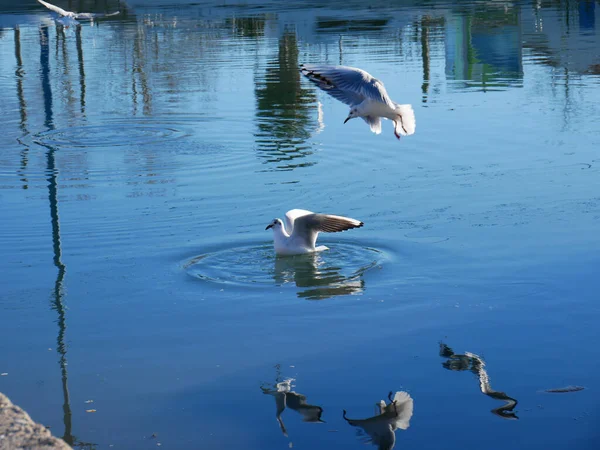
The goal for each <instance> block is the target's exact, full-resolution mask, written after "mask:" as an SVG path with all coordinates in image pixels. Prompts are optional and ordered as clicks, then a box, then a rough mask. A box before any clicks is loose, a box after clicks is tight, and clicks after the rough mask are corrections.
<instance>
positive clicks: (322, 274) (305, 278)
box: [273, 253, 376, 300]
mask: <svg viewBox="0 0 600 450" xmlns="http://www.w3.org/2000/svg"><path fill="white" fill-rule="evenodd" d="M375 264H376V263H374V262H373V263H370V264H368V265H367V266H365V267H361V268H360V269H358V270H356V271H355V272H353V273H351V274H350V275H344V274H343V273H342V270H343V268H342V267H339V266H337V265H335V264H327V263H326V261H325V259H324V258H323V257H322V256H321V255H319V254H317V253H310V254H305V255H296V256H291V257H277V258H275V267H274V272H273V279H274V280H275V283H276V284H278V285H282V284H286V283H294V284H295V285H296V287H298V288H301V289H299V290H298V293H297V295H298V297H299V298H305V299H307V300H323V299H326V298H330V297H335V296H337V295H356V294H360V293H361V292H362V291H363V290H364V288H365V282H364V280H363V279H362V275H363V274H364V273H365V272H366V271H367V270H368V269H370V268H371V267H373V266H374V265H375ZM303 288H306V289H303Z"/></svg>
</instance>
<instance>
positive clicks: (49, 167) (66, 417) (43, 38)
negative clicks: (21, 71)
mask: <svg viewBox="0 0 600 450" xmlns="http://www.w3.org/2000/svg"><path fill="white" fill-rule="evenodd" d="M49 53H50V47H49V37H48V27H41V29H40V67H41V81H42V94H43V97H44V125H45V127H46V129H47V130H49V131H50V130H53V129H54V121H53V111H52V88H51V86H50V61H49ZM45 147H46V148H47V150H48V151H47V152H46V172H47V174H48V178H47V181H48V200H49V203H50V222H51V224H52V249H53V254H54V257H53V262H54V265H55V266H56V268H57V269H58V273H57V275H56V281H55V282H54V290H53V292H52V304H51V308H52V309H54V310H55V311H56V312H57V313H58V337H57V340H56V341H57V351H58V354H59V355H60V358H59V364H60V369H61V380H62V388H63V421H64V425H65V433H64V435H63V439H64V440H65V442H67V443H68V444H69V445H73V441H74V439H73V435H72V432H71V427H72V420H71V418H72V413H71V402H70V398H69V386H68V372H67V345H66V343H65V331H66V328H67V320H66V308H65V305H64V302H63V294H64V291H63V281H64V278H65V273H66V267H65V265H64V264H63V262H62V251H61V245H60V222H59V215H58V179H57V170H56V161H55V157H54V153H55V151H56V149H55V148H54V147H51V146H45Z"/></svg>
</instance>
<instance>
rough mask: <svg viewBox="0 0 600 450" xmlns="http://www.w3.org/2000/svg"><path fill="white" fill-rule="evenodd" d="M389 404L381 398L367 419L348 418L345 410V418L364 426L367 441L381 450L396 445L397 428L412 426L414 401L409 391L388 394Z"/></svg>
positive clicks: (357, 425)
mask: <svg viewBox="0 0 600 450" xmlns="http://www.w3.org/2000/svg"><path fill="white" fill-rule="evenodd" d="M388 399H389V401H390V403H389V404H386V403H385V401H383V400H380V401H379V403H377V404H376V406H375V411H376V414H375V415H374V416H373V417H369V418H367V419H348V417H346V410H344V419H346V421H347V422H348V423H349V424H350V425H352V426H353V427H359V428H362V430H363V431H364V433H365V434H366V435H367V438H366V442H368V443H371V444H373V445H375V446H377V448H378V449H380V450H391V449H392V448H394V445H396V430H397V429H401V430H406V429H407V428H408V427H409V426H410V419H411V417H412V415H413V408H414V401H413V399H412V397H411V396H410V395H409V394H408V392H404V391H398V392H396V394H395V395H394V397H393V398H392V392H390V393H389V394H388Z"/></svg>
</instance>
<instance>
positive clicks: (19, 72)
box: [14, 27, 29, 189]
mask: <svg viewBox="0 0 600 450" xmlns="http://www.w3.org/2000/svg"><path fill="white" fill-rule="evenodd" d="M14 41H15V60H16V63H17V68H16V70H15V78H16V80H17V99H18V101H19V114H20V117H21V119H20V121H19V127H20V128H21V131H22V132H23V134H27V102H26V101H25V93H24V91H23V76H24V73H25V72H24V70H23V59H22V57H21V30H20V29H19V27H16V28H15V37H14ZM28 163H29V147H27V146H25V147H24V148H23V150H22V151H21V167H20V168H19V174H20V175H21V181H22V182H23V189H28V188H29V184H28V181H27V177H26V175H25V171H26V170H27V164H28Z"/></svg>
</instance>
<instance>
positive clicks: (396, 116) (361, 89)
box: [300, 64, 416, 139]
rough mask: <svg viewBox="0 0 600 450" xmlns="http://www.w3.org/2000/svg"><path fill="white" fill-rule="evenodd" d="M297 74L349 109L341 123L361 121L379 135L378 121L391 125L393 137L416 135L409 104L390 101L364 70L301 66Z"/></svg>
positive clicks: (345, 67) (383, 90)
mask: <svg viewBox="0 0 600 450" xmlns="http://www.w3.org/2000/svg"><path fill="white" fill-rule="evenodd" d="M300 72H301V73H302V74H303V75H304V76H305V77H306V78H308V79H309V80H310V81H312V82H313V83H315V84H316V85H317V86H318V87H319V88H321V89H322V90H324V91H325V92H327V93H328V94H329V95H331V96H332V97H334V98H336V99H337V100H339V101H341V102H342V103H345V104H346V105H349V106H350V114H348V117H347V118H346V120H344V123H346V122H348V121H349V120H350V119H354V118H355V117H360V118H362V119H363V120H364V121H365V122H367V123H368V124H369V126H370V127H371V131H372V132H373V133H375V134H379V133H381V118H382V117H383V118H384V119H389V120H391V121H393V122H394V134H395V135H396V137H397V138H398V139H400V136H409V135H411V134H413V133H414V132H415V127H416V123H415V112H414V111H413V109H412V106H411V105H399V104H398V103H395V102H393V101H392V99H391V98H390V96H389V95H388V93H387V91H386V90H385V87H384V86H383V83H382V82H381V81H379V80H378V79H377V78H374V77H373V76H371V75H370V74H369V73H367V72H365V71H364V70H361V69H357V68H355V67H348V66H322V65H316V64H302V65H301V66H300Z"/></svg>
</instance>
